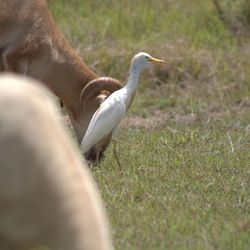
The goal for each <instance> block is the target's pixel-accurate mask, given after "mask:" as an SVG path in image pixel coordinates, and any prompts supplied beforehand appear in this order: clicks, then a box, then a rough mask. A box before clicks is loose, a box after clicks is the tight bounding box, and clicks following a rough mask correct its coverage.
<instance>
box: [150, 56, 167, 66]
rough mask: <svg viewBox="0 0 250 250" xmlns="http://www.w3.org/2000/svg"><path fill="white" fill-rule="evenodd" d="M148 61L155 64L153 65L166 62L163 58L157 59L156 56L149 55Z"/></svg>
mask: <svg viewBox="0 0 250 250" xmlns="http://www.w3.org/2000/svg"><path fill="white" fill-rule="evenodd" d="M148 61H149V62H151V63H153V64H155V65H162V64H164V63H166V62H165V61H164V60H161V59H157V58H154V57H149V58H148Z"/></svg>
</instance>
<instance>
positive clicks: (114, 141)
mask: <svg viewBox="0 0 250 250" xmlns="http://www.w3.org/2000/svg"><path fill="white" fill-rule="evenodd" d="M117 142H118V141H117V140H116V139H115V140H113V152H114V156H115V159H116V161H117V164H118V166H119V167H120V169H122V166H121V163H120V161H119V155H118V146H117Z"/></svg>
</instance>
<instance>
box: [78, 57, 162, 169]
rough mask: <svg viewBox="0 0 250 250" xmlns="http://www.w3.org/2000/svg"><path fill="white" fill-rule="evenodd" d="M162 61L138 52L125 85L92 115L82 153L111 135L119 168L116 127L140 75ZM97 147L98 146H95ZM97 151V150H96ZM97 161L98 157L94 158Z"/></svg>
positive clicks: (82, 143) (131, 97)
mask: <svg viewBox="0 0 250 250" xmlns="http://www.w3.org/2000/svg"><path fill="white" fill-rule="evenodd" d="M162 63H164V61H163V60H160V59H156V58H153V57H152V56H150V55H149V54H147V53H145V52H140V53H138V54H136V55H135V56H134V58H133V59H132V61H131V66H130V73H129V78H128V81H127V84H126V85H125V86H124V87H123V88H121V89H120V90H117V91H115V92H113V93H112V94H111V95H110V96H109V97H108V98H107V99H106V100H104V102H103V103H102V104H101V106H100V107H99V108H98V109H97V111H96V112H95V113H94V115H93V117H92V119H91V121H90V123H89V126H88V129H87V131H86V134H85V136H84V137H83V140H82V142H81V150H82V153H83V154H84V153H86V152H87V151H88V150H89V149H90V148H91V147H92V146H93V145H95V144H97V143H98V142H99V141H101V140H102V139H103V138H105V137H106V136H108V135H109V133H112V138H113V139H114V143H115V144H114V154H115V157H116V160H117V162H118V165H119V166H120V163H119V159H118V155H117V152H116V136H117V130H118V126H119V124H120V122H121V120H122V118H123V117H124V116H125V114H126V111H127V110H128V108H129V106H130V104H131V103H132V101H133V98H134V96H135V91H136V88H137V86H138V83H139V76H140V73H141V72H142V71H143V70H144V69H146V68H148V67H150V66H151V65H152V64H162ZM97 145H98V144H97ZM96 151H98V150H96ZM99 152H100V150H99ZM96 158H97V159H99V156H97V157H96Z"/></svg>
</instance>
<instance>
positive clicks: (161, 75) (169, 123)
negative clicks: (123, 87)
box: [50, 0, 250, 250]
mask: <svg viewBox="0 0 250 250" xmlns="http://www.w3.org/2000/svg"><path fill="white" fill-rule="evenodd" d="M220 2H222V7H223V9H224V10H225V11H226V13H227V14H228V16H227V20H230V21H231V22H232V23H231V24H232V27H230V28H229V27H228V26H227V25H225V24H224V23H223V22H222V21H221V19H220V18H219V16H218V14H217V12H216V9H215V6H214V5H213V3H212V1H209V0H178V1H172V0H155V1H153V0H138V1H132V0H127V1H114V0H113V1H112V0H109V1H108V0H102V1H99V0H93V1H90V0H85V1H80V0H74V1H66V0H52V1H50V9H51V11H52V14H53V16H54V17H55V19H56V21H57V23H58V24H59V26H60V28H61V29H62V31H63V33H64V34H65V36H66V37H67V39H68V40H69V41H70V43H71V44H72V46H73V47H74V48H75V49H76V50H77V51H78V52H79V54H80V55H81V57H82V58H83V59H84V60H85V62H86V63H87V64H88V65H89V66H90V67H91V68H92V69H94V70H95V71H96V72H97V73H98V74H99V75H108V76H113V77H116V78H118V79H121V80H124V81H125V80H126V77H127V75H128V67H129V63H130V59H131V58H132V56H133V55H134V54H135V53H136V52H139V51H146V52H148V53H150V54H152V55H153V56H155V57H159V58H162V59H165V60H166V61H167V62H168V63H167V64H166V66H164V67H162V68H160V69H155V70H152V71H150V72H145V73H144V74H143V75H142V77H141V81H140V87H139V90H138V92H137V96H136V98H135V101H134V103H133V105H132V107H131V109H130V111H129V113H128V115H127V117H126V119H125V120H124V122H123V123H122V125H121V130H120V135H119V139H120V144H119V145H120V149H119V152H120V160H121V163H122V165H123V171H121V170H120V169H119V167H118V166H117V164H116V162H115V160H114V159H113V155H112V150H111V149H108V151H107V152H106V157H105V159H104V161H103V162H101V164H100V166H95V167H93V168H92V173H93V175H94V178H95V180H96V182H97V183H98V186H99V189H100V191H101V194H102V197H103V200H104V202H105V204H106V207H107V212H108V215H109V220H110V222H111V226H112V233H113V238H114V244H115V247H116V249H192V250H193V249H225V250H228V249H235V250H241V249H249V247H250V186H249V185H250V36H249V29H250V17H249V16H250V7H249V4H248V1H244V0H242V1H240V0H237V1H233V2H234V3H233V4H232V1H226V0H223V1H220ZM230 2H231V5H230V4H229V3H230ZM244 4H245V5H244ZM247 6H248V7H249V8H248V7H247ZM247 8H248V9H247ZM239 17H241V18H239Z"/></svg>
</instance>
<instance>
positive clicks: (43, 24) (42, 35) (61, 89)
mask: <svg viewBox="0 0 250 250" xmlns="http://www.w3.org/2000/svg"><path fill="white" fill-rule="evenodd" d="M0 6H1V8H0V56H1V69H2V71H12V72H16V73H21V74H27V75H28V76H31V77H33V78H36V79H39V80H41V81H42V82H44V83H45V84H46V85H47V86H49V87H50V89H52V91H53V92H54V93H55V94H56V95H57V96H58V97H59V98H60V99H62V101H63V103H64V104H65V106H66V108H67V110H68V112H69V116H70V119H71V122H72V125H73V127H74V129H75V132H76V136H77V139H78V141H79V142H80V141H81V140H82V138H83V135H84V134H85V132H86V130H87V127H88V124H89V121H90V119H91V117H92V115H93V113H94V112H95V110H96V109H97V108H98V107H99V101H98V98H97V97H98V95H99V93H96V96H93V97H92V99H91V100H90V101H89V102H88V106H87V108H86V109H85V110H82V109H81V105H80V93H81V91H82V89H83V87H84V86H85V85H86V84H87V83H88V82H89V81H91V80H93V79H96V78H97V75H96V74H95V73H94V72H93V71H92V70H91V69H89V68H88V67H87V65H86V64H85V63H84V62H83V61H82V60H81V59H80V58H79V56H78V55H77V54H76V53H75V52H74V50H73V49H72V48H71V47H70V46H69V44H68V43H67V41H66V40H65V39H64V38H63V35H62V34H61V32H60V31H59V29H58V27H57V25H56V24H55V22H54V20H53V18H52V16H51V14H50V13H49V11H48V7H47V2H46V1H45V0H11V1H6V0H0Z"/></svg>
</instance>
